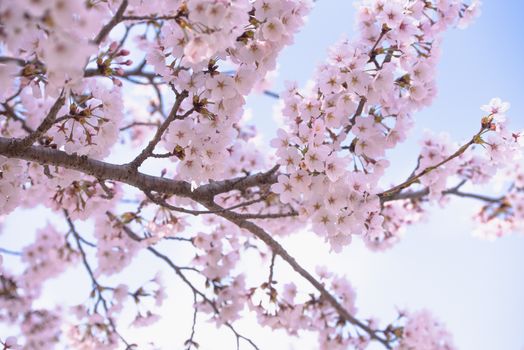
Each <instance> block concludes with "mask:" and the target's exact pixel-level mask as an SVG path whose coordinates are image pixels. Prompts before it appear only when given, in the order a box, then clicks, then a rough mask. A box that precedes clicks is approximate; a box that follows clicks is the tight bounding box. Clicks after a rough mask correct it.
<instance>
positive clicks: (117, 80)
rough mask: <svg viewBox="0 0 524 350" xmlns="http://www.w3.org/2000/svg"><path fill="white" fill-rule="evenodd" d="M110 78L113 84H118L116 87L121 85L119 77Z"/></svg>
mask: <svg viewBox="0 0 524 350" xmlns="http://www.w3.org/2000/svg"><path fill="white" fill-rule="evenodd" d="M111 80H112V81H113V84H115V85H116V86H118V87H121V86H122V82H121V81H120V80H119V79H117V78H111Z"/></svg>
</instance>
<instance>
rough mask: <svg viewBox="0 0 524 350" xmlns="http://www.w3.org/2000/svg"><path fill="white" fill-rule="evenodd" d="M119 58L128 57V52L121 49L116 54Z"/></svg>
mask: <svg viewBox="0 0 524 350" xmlns="http://www.w3.org/2000/svg"><path fill="white" fill-rule="evenodd" d="M118 55H119V56H127V55H129V50H126V49H122V50H120V52H119V53H118Z"/></svg>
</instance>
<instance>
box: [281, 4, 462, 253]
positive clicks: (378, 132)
mask: <svg viewBox="0 0 524 350" xmlns="http://www.w3.org/2000/svg"><path fill="white" fill-rule="evenodd" d="M468 9H469V6H468V5H463V4H462V3H460V2H459V1H443V2H436V3H432V2H422V1H415V2H403V1H387V2H386V1H373V2H370V3H369V5H367V6H362V7H361V8H360V9H359V24H360V26H359V28H360V39H359V40H357V41H355V42H350V41H348V40H343V41H341V42H340V43H338V44H337V45H335V46H334V47H333V48H332V50H331V52H330V55H329V60H328V63H326V64H323V65H321V66H320V67H319V68H318V72H317V75H316V79H315V80H314V84H313V86H312V88H311V89H310V90H309V91H301V90H299V89H298V88H297V86H295V85H290V86H289V87H288V89H287V91H286V92H285V93H284V94H283V96H282V97H283V99H284V109H283V115H284V119H285V129H280V130H279V131H278V138H276V139H274V140H273V142H272V146H273V147H275V148H276V154H277V156H278V162H279V164H281V165H282V167H284V169H285V174H283V175H281V176H279V178H278V183H277V184H275V185H274V186H273V190H274V191H275V192H276V193H278V194H279V195H280V200H281V201H282V202H283V203H289V204H291V205H292V206H294V207H295V208H297V210H298V211H299V212H300V215H301V216H302V217H304V218H309V217H312V223H313V224H312V227H313V231H314V232H315V233H317V234H318V235H320V236H321V237H324V238H325V239H326V241H328V242H329V243H330V244H331V247H332V249H333V250H335V251H340V250H341V249H342V247H343V246H345V245H347V244H348V243H349V242H350V241H351V237H352V234H362V235H363V236H364V239H365V240H366V241H373V242H375V246H376V245H377V244H378V243H380V242H386V241H388V239H386V237H390V236H392V235H394V234H392V233H387V232H384V225H383V222H384V216H383V215H382V214H381V201H380V200H379V196H378V194H380V192H381V188H380V186H379V181H380V179H381V177H382V176H383V174H384V172H385V169H386V168H387V167H388V165H389V162H388V161H387V160H386V159H385V152H386V150H387V149H390V148H392V147H394V146H395V145H397V144H398V143H399V142H401V141H403V140H404V139H405V138H406V134H407V132H408V130H409V129H410V127H411V125H412V124H413V121H412V118H411V113H413V112H414V111H416V110H418V109H420V108H421V107H423V106H426V105H428V104H429V103H430V102H431V100H432V99H433V97H434V96H435V94H436V87H435V81H434V71H435V65H436V62H437V59H438V55H439V47H438V42H439V41H438V38H439V34H440V33H441V32H442V31H443V30H444V29H446V28H447V27H448V26H450V25H452V24H455V23H457V21H459V20H464V18H465V12H468ZM438 154H439V156H441V153H438ZM433 177H436V178H438V174H435V175H433ZM384 245H388V243H384Z"/></svg>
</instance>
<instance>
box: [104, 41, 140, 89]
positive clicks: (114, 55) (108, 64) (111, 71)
mask: <svg viewBox="0 0 524 350" xmlns="http://www.w3.org/2000/svg"><path fill="white" fill-rule="evenodd" d="M128 55H129V50H126V49H121V48H120V45H119V44H118V43H117V42H116V41H113V42H112V43H111V45H109V48H108V50H107V51H105V52H102V53H101V54H99V55H98V58H97V59H96V65H97V69H98V72H99V73H100V74H102V75H103V76H106V77H110V78H111V80H112V81H113V83H114V84H115V85H117V86H122V82H121V81H120V80H118V79H117V78H116V77H115V76H123V75H124V74H125V73H124V70H123V69H122V66H130V65H132V64H133V61H132V60H130V59H125V58H124V57H126V56H128Z"/></svg>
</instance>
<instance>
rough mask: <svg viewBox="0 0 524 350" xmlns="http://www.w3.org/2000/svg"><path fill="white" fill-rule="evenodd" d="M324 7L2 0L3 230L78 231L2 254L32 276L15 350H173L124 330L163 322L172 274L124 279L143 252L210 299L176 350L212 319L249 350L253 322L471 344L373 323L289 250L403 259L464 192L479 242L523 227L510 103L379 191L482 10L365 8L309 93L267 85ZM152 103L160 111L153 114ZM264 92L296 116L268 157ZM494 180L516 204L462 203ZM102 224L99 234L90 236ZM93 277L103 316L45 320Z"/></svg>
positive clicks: (44, 234) (4, 292)
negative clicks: (54, 296) (257, 100)
mask: <svg viewBox="0 0 524 350" xmlns="http://www.w3.org/2000/svg"><path fill="white" fill-rule="evenodd" d="M312 7H313V4H312V3H310V2H309V1H307V0H172V1H162V0H149V1H145V0H122V1H120V0H51V1H35V0H3V1H2V2H0V43H1V45H0V78H1V84H0V216H2V217H6V216H7V215H9V214H10V213H11V212H13V210H14V209H16V208H34V210H38V209H37V208H36V207H37V206H38V205H39V204H44V205H45V206H46V207H48V208H51V209H52V210H53V211H54V213H55V214H56V216H57V217H60V218H61V220H63V221H64V223H65V226H64V227H67V229H66V230H62V229H61V228H59V227H57V226H55V225H53V224H49V225H48V226H46V227H45V228H42V229H40V230H38V232H37V233H36V239H35V240H34V242H33V243H31V244H30V245H28V246H26V247H25V248H24V249H23V251H21V252H14V251H10V250H9V249H8V248H9V247H5V248H3V247H2V248H0V253H1V254H12V255H19V256H18V257H17V258H18V259H19V260H20V261H21V262H22V263H23V266H24V268H23V271H22V272H21V273H14V272H12V271H10V270H9V269H8V268H7V266H4V265H2V264H1V262H2V259H1V258H2V255H0V322H3V323H5V324H7V325H8V326H9V327H10V329H16V331H15V333H14V334H12V335H10V336H8V337H7V336H5V337H4V336H3V335H0V344H1V345H2V346H3V348H4V350H5V349H18V348H23V349H36V350H38V349H55V348H64V349H85V350H88V349H142V348H152V349H153V348H155V345H154V339H150V342H149V345H144V344H140V345H139V344H138V343H137V340H136V339H132V338H130V337H127V336H124V335H123V333H122V331H121V330H122V328H126V327H128V326H129V324H128V323H124V322H122V321H121V319H122V317H121V316H122V314H124V313H126V312H127V313H129V312H132V313H133V315H134V318H133V321H132V327H146V328H147V327H149V326H151V327H153V324H154V323H155V322H157V321H158V320H159V318H160V316H161V312H160V311H159V310H160V308H161V307H162V304H163V302H164V300H165V297H166V288H165V286H164V282H163V280H162V279H161V278H160V277H158V276H155V275H152V276H149V277H145V278H144V281H143V283H142V284H141V285H139V286H135V285H132V284H130V283H121V282H116V281H118V279H117V278H118V276H119V275H120V274H121V273H122V272H123V271H124V269H126V267H128V266H129V265H130V264H131V263H132V262H133V261H134V260H135V259H137V258H139V254H144V253H146V254H149V255H151V256H152V257H154V258H155V259H156V261H157V263H158V264H159V266H160V265H165V266H167V267H169V269H171V270H172V272H173V278H177V279H179V280H180V281H181V282H182V283H183V284H184V285H185V286H186V287H187V288H188V290H189V291H190V292H191V293H192V296H193V299H192V303H193V304H192V308H193V309H194V313H193V318H192V319H188V320H187V322H188V323H189V324H190V325H192V327H191V332H190V334H188V337H187V340H186V341H185V343H184V344H174V346H175V347H176V348H182V347H184V348H186V349H193V348H197V347H198V334H196V332H195V328H196V324H197V322H199V320H198V316H199V315H205V318H206V319H207V320H208V321H210V322H213V323H215V324H216V325H217V326H219V327H223V328H224V329H226V330H228V331H229V332H231V334H232V337H234V338H235V339H236V342H237V347H246V348H249V347H251V348H253V349H258V347H257V344H256V343H255V342H254V341H253V340H252V339H251V338H250V336H249V334H244V333H241V332H239V331H238V330H237V328H236V327H235V322H236V321H237V320H238V319H239V318H241V316H242V315H244V314H246V312H249V313H250V314H252V315H254V316H255V317H256V319H257V321H258V323H259V324H260V325H261V326H266V327H269V328H271V329H281V330H285V331H286V332H287V333H289V334H290V335H297V334H298V333H299V332H302V331H309V332H314V333H316V334H317V336H318V343H319V345H318V347H319V348H321V349H365V348H367V347H368V345H370V344H378V345H380V346H382V347H383V348H385V349H396V350H408V349H417V350H418V349H421V350H426V349H427V350H449V349H455V346H454V344H453V340H452V337H451V334H450V333H449V332H448V330H447V329H446V328H445V326H444V325H443V323H441V322H440V321H439V320H437V319H436V318H435V317H434V316H432V314H431V313H430V312H429V311H426V310H418V311H417V310H412V311H401V312H399V314H398V317H397V318H396V319H391V320H379V319H376V318H372V319H363V318H360V317H359V314H358V313H357V310H356V307H355V298H356V295H355V292H354V290H353V288H352V285H351V283H350V281H349V280H347V279H346V278H345V276H340V275H337V274H334V273H332V272H330V271H329V268H324V267H319V268H318V269H317V270H316V271H308V270H307V269H305V268H304V267H303V265H302V264H301V262H300V261H297V260H296V259H295V257H294V256H292V255H291V254H290V253H289V252H288V251H287V250H286V248H285V247H283V246H282V245H281V244H280V243H279V239H280V238H281V237H284V236H288V235H318V236H319V237H321V238H322V239H323V240H324V241H325V242H326V243H327V245H328V246H329V248H330V249H331V251H332V254H337V253H339V252H341V251H342V250H343V249H344V248H345V247H346V246H348V245H349V244H351V241H352V240H353V239H359V240H362V241H363V242H364V243H365V245H366V246H367V247H368V248H369V249H370V250H374V251H379V250H386V249H394V246H395V244H396V243H398V242H399V240H400V239H401V237H402V233H403V231H405V229H406V227H408V226H409V225H411V224H413V223H416V222H418V221H419V220H421V219H422V218H423V217H424V215H425V213H426V212H427V211H428V206H429V205H430V204H431V203H440V204H441V205H445V204H446V203H447V202H448V201H449V199H450V198H451V197H454V196H455V197H469V198H472V199H475V200H479V201H481V202H482V203H483V205H482V207H481V210H480V211H479V212H478V214H477V215H476V218H475V219H476V220H477V221H478V223H479V231H478V232H479V234H480V235H483V236H487V237H498V236H501V235H503V234H504V233H505V232H510V231H522V230H524V227H523V226H524V224H523V223H524V167H523V166H522V163H519V162H518V160H519V159H520V158H521V157H522V148H523V146H524V133H523V132H522V131H516V130H510V129H508V127H507V120H506V116H505V115H506V112H507V111H508V109H509V103H507V102H504V101H502V100H501V99H499V98H493V99H491V100H490V101H486V104H485V105H483V106H482V107H481V112H479V113H478V125H476V126H475V128H476V129H474V130H472V131H471V137H470V138H469V139H468V140H467V141H465V142H463V143H459V142H454V141H453V140H451V139H449V138H448V137H445V136H442V135H438V134H431V133H428V134H427V135H426V136H425V137H424V139H423V140H422V142H421V149H420V152H419V157H418V160H417V164H416V167H415V168H414V169H411V170H410V171H409V172H408V173H406V174H405V179H406V180H405V181H403V182H401V183H398V184H397V185H395V186H392V187H388V186H385V185H384V181H383V179H384V175H385V174H386V172H387V170H388V167H389V165H390V161H389V160H388V158H387V155H386V151H387V150H389V149H393V148H395V147H396V146H397V145H399V143H401V142H403V141H404V140H406V138H407V133H408V131H409V130H410V129H411V128H412V127H413V125H414V123H415V114H416V112H417V111H418V110H420V109H421V108H423V107H427V106H429V105H430V104H431V102H432V100H433V99H434V97H435V95H436V82H435V69H436V66H437V64H438V60H439V45H440V43H441V41H442V34H443V33H444V32H445V31H446V30H447V29H449V28H451V27H455V26H458V27H465V26H467V25H468V24H469V22H470V21H471V20H472V19H474V17H476V15H477V14H478V12H479V7H480V4H479V3H478V2H477V1H472V2H469V3H463V2H461V1H458V0H431V1H427V0H388V1H386V0H366V1H361V2H359V5H358V16H357V19H356V21H357V25H358V29H359V34H358V35H357V36H356V37H354V38H352V39H351V40H341V41H339V42H337V43H335V44H334V45H333V46H332V48H331V49H330V50H329V52H328V54H327V58H326V60H325V62H323V63H322V64H321V65H319V66H318V68H317V70H316V73H315V75H314V76H313V77H311V79H312V80H311V81H312V83H311V84H310V85H309V86H308V87H301V86H297V84H295V83H292V82H290V83H289V84H288V85H287V88H286V89H285V91H283V92H281V93H279V94H277V93H274V92H271V91H267V90H265V89H266V81H267V78H268V74H269V73H270V72H272V71H273V70H274V69H275V68H276V64H277V59H278V55H279V53H280V52H281V51H282V49H283V48H284V47H285V46H287V45H290V44H292V43H293V37H294V35H295V34H296V33H297V32H298V31H299V30H300V29H301V27H302V26H303V24H304V21H305V19H306V16H307V15H308V13H309V11H311V9H312ZM136 91H140V92H143V93H144V94H146V91H147V94H149V93H152V96H154V97H153V98H152V99H150V101H149V104H147V105H144V104H142V103H139V102H137V101H136V100H135V99H134V97H133V96H134V94H136ZM253 92H263V93H265V94H267V95H269V96H271V97H272V98H276V99H278V100H279V102H280V103H281V105H282V115H283V127H282V128H280V129H278V131H277V132H276V135H274V136H273V137H272V141H271V147H272V148H271V149H260V147H258V145H257V143H256V142H255V139H256V137H257V131H256V129H255V128H254V127H253V126H250V125H249V123H247V122H246V121H245V118H244V117H245V105H246V103H245V102H246V97H247V96H248V95H250V94H251V93H253ZM472 111H473V112H472V113H476V111H477V107H474V108H472ZM118 149H120V151H118ZM122 149H125V152H122V151H121V150H122ZM116 153H119V155H118V156H115V154H116ZM122 153H124V154H122ZM115 159H118V160H119V161H114V160H115ZM158 164H161V167H160V168H159V167H158ZM496 174H498V175H499V176H500V175H501V174H502V176H504V177H505V179H506V182H507V183H508V184H509V185H508V186H507V187H506V189H505V190H504V191H503V193H500V195H499V196H496V197H492V196H488V195H485V194H482V193H470V192H465V191H464V190H463V187H464V186H465V185H466V184H486V183H488V182H489V181H490V180H492V178H493V177H494V176H495V175H496ZM86 223H88V224H90V225H92V227H93V232H92V234H86V233H85V232H82V230H81V229H80V227H84V226H85V225H86ZM168 242H170V243H168ZM168 244H179V245H182V246H184V248H183V249H184V250H186V251H189V252H191V253H190V255H191V259H189V260H186V261H179V260H180V259H178V257H177V256H174V255H171V254H169V252H168V250H167V249H165V247H166V245H168ZM254 252H255V253H256V255H257V256H258V258H259V261H260V264H265V265H267V271H268V274H267V275H264V276H250V274H249V272H250V271H249V270H248V269H246V268H245V266H244V265H243V261H244V258H245V256H246V255H248V254H253V253H254ZM277 264H283V265H286V266H288V267H290V268H291V269H293V270H294V272H295V277H296V281H279V278H278V274H277V273H276V272H275V271H274V267H275V265H277ZM77 266H81V267H82V270H83V271H84V272H85V278H88V279H89V281H90V285H91V289H90V290H87V291H85V300H86V301H85V303H83V304H80V305H67V306H63V305H62V306H60V305H57V306H56V307H54V308H42V307H40V306H39V303H38V301H39V298H40V297H41V293H42V287H43V285H44V283H45V282H46V281H47V280H49V279H52V278H55V277H58V276H59V275H60V274H62V273H63V272H65V271H66V270H67V269H69V268H71V267H77ZM164 278H165V276H164ZM304 282H305V283H304ZM202 322H204V321H202ZM146 346H147V347H146Z"/></svg>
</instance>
